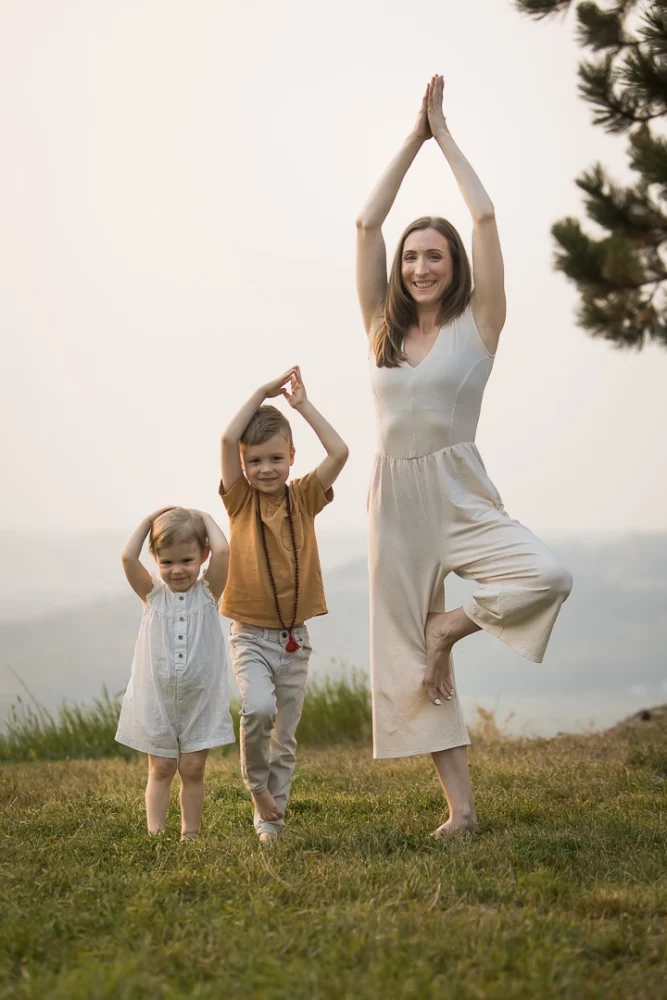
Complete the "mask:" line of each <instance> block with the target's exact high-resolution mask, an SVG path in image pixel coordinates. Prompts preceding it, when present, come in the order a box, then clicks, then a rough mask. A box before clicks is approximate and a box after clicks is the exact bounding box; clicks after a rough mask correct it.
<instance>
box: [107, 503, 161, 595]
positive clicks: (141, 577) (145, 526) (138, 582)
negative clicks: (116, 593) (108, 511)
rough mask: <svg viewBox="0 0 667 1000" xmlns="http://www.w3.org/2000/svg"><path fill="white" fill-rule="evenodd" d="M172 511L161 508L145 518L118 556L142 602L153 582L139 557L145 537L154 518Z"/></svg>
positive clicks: (128, 580) (129, 581)
mask: <svg viewBox="0 0 667 1000" xmlns="http://www.w3.org/2000/svg"><path fill="white" fill-rule="evenodd" d="M172 509H173V508H172V507H161V508H160V510H155V511H153V513H152V514H149V515H148V517H145V518H144V519H143V521H142V522H141V524H139V525H138V526H137V527H136V528H135V529H134V531H133V532H132V534H131V535H130V537H129V538H128V540H127V541H126V542H125V545H124V546H123V551H122V552H121V554H120V559H121V562H122V564H123V570H124V572H125V576H126V577H127V582H128V583H129V585H130V586H131V587H132V590H133V591H134V592H135V594H137V595H138V596H139V597H140V598H141V600H142V601H145V600H146V597H147V596H148V595H149V594H150V592H151V590H152V589H153V580H152V578H151V575H150V573H149V572H148V570H147V569H146V567H145V566H144V564H143V563H142V562H141V561H140V559H139V556H140V555H141V550H142V549H143V547H144V542H145V541H146V535H147V534H148V532H149V531H150V530H151V525H152V523H153V521H154V520H155V518H156V517H159V516H160V514H164V513H165V511H167V510H172Z"/></svg>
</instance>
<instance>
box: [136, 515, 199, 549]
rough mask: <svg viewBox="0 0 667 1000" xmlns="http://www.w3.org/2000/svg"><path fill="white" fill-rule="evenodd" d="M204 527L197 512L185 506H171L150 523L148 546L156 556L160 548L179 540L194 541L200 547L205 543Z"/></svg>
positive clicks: (175, 543)
mask: <svg viewBox="0 0 667 1000" xmlns="http://www.w3.org/2000/svg"><path fill="white" fill-rule="evenodd" d="M207 541H208V539H207V537H206V528H205V527H204V522H203V521H202V519H201V517H200V516H199V514H195V513H193V511H191V510H188V509H187V508H186V507H173V508H172V509H171V510H166V511H165V512H164V514H160V516H159V517H156V518H155V520H154V521H153V523H152V525H151V530H150V535H149V540H148V547H149V549H150V551H151V554H152V555H154V556H157V555H158V554H159V551H160V549H166V548H168V547H169V546H170V545H178V544H179V543H181V542H196V543H197V545H198V546H199V548H200V549H202V550H203V549H204V548H205V547H206V545H207Z"/></svg>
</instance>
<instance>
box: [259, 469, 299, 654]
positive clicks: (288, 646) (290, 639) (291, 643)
mask: <svg viewBox="0 0 667 1000" xmlns="http://www.w3.org/2000/svg"><path fill="white" fill-rule="evenodd" d="M256 494H257V520H258V522H259V534H260V536H261V539H262V548H263V549H264V558H265V559H266V568H267V569H268V571H269V580H270V581H271V590H272V591H273V601H274V604H275V606H276V613H277V615H278V621H279V622H280V625H281V628H282V630H283V632H287V633H288V635H287V642H286V643H285V652H287V653H296V651H297V649H301V646H300V645H299V643H298V642H297V641H296V639H295V638H294V634H293V632H292V629H293V628H294V626H295V625H296V613H297V609H298V606H299V555H298V553H297V548H296V535H295V533H294V521H293V519H292V504H291V501H290V495H289V487H288V486H287V485H286V486H285V502H286V504H287V523H288V524H289V531H290V537H291V539H292V552H293V554H294V607H293V609H292V624H291V625H286V624H285V622H284V621H283V616H282V614H281V612H280V602H279V600H278V589H277V587H276V581H275V580H274V578H273V570H272V568H271V559H270V558H269V547H268V545H267V544H266V529H265V527H264V521H263V520H262V510H261V507H260V499H259V490H257V491H256Z"/></svg>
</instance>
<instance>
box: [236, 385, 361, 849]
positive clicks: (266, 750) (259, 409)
mask: <svg viewBox="0 0 667 1000" xmlns="http://www.w3.org/2000/svg"><path fill="white" fill-rule="evenodd" d="M288 383H289V387H290V389H289V391H288V389H287V388H286V386H287V384H288ZM281 395H282V396H285V398H286V399H287V402H288V403H289V405H290V406H291V407H292V408H293V409H295V410H296V411H297V413H300V414H301V416H302V417H303V418H304V420H305V421H306V422H307V423H309V424H310V426H311V427H312V428H313V430H314V431H315V433H316V434H317V436H318V438H319V439H320V441H321V442H322V444H323V445H324V448H325V449H326V453H327V455H326V458H325V459H324V461H323V462H322V463H321V464H320V465H319V466H318V467H317V469H315V470H314V471H313V472H310V473H308V475H307V476H304V477H303V478H302V479H295V480H294V481H293V482H292V483H290V484H289V486H288V485H287V480H288V478H289V473H290V468H291V466H292V465H293V463H294V445H293V442H292V430H291V427H290V425H289V421H288V420H287V419H286V417H284V416H283V414H282V413H281V412H280V410H277V409H276V408H275V407H274V406H262V403H263V402H264V400H265V399H269V398H272V397H275V396H281ZM347 456H348V449H347V446H346V444H345V442H344V441H343V440H342V439H341V438H340V437H339V435H338V434H337V433H336V431H335V430H334V429H333V427H331V426H330V425H329V424H328V423H327V421H326V420H325V419H324V417H322V416H321V414H320V413H318V411H317V410H316V409H315V407H314V406H313V404H312V403H311V402H310V400H309V399H308V397H307V395H306V390H305V387H304V384H303V381H302V379H301V372H300V370H299V368H298V367H295V368H291V369H290V370H289V371H288V372H285V374H284V375H282V376H281V377H280V378H279V379H276V380H274V381H273V382H269V383H267V384H266V385H263V386H262V387H261V388H260V389H258V390H257V392H255V393H253V395H252V396H251V397H250V399H249V400H248V401H247V403H246V404H245V405H244V406H242V407H241V409H240V410H239V412H238V413H237V414H236V416H235V417H234V419H233V420H232V421H231V423H230V424H229V426H228V427H227V429H226V431H225V432H224V434H223V436H222V481H221V483H220V495H221V497H222V499H223V502H224V504H225V507H226V508H227V513H228V514H229V524H230V540H229V544H230V550H231V556H230V565H229V577H228V580H227V586H226V587H225V592H224V596H223V600H222V604H221V606H220V611H221V614H223V615H226V616H227V617H228V618H231V619H232V627H231V636H230V646H231V652H232V664H233V667H234V673H235V675H236V680H237V683H238V685H239V689H240V691H241V697H242V699H243V707H242V709H241V771H242V774H243V780H244V782H245V784H246V787H247V789H248V791H249V792H250V794H251V796H252V798H253V801H254V804H255V818H254V823H255V830H256V831H257V833H258V835H259V839H260V841H261V842H262V843H269V842H270V841H272V840H273V839H274V838H275V837H277V836H278V835H279V834H280V833H281V831H282V828H283V822H284V820H283V816H284V812H285V807H286V805H287V800H288V798H289V793H290V786H291V781H292V772H293V771H294V761H295V751H296V739H295V736H294V734H295V731H296V727H297V725H298V723H299V719H300V718H301V709H302V708H303V699H304V695H305V689H306V679H307V676H308V660H309V658H310V653H311V646H310V641H309V638H308V630H307V628H306V626H305V624H304V622H305V621H306V620H307V619H308V618H313V617H314V616H315V615H324V614H326V613H327V607H326V604H325V600H324V588H323V586H322V574H321V570H320V560H319V555H318V551H317V541H316V539H315V525H314V520H315V515H316V514H319V512H320V511H321V510H322V508H323V507H325V506H326V505H327V504H328V503H330V502H331V500H332V499H333V490H332V488H331V487H332V485H333V483H334V482H335V480H336V479H337V478H338V475H339V474H340V472H341V470H342V468H343V466H344V465H345V462H346V461H347Z"/></svg>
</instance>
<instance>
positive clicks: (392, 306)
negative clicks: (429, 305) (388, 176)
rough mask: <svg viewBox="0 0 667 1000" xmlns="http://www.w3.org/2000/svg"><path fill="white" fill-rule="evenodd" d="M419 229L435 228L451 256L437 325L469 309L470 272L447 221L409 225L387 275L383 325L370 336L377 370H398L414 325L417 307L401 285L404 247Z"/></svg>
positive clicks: (460, 242) (425, 219) (425, 220)
mask: <svg viewBox="0 0 667 1000" xmlns="http://www.w3.org/2000/svg"><path fill="white" fill-rule="evenodd" d="M420 229H435V230H437V232H439V233H440V235H441V236H444V238H445V239H446V240H447V243H448V244H449V252H450V253H451V256H452V280H451V283H450V285H449V287H448V288H447V290H446V291H445V294H444V295H443V297H442V302H441V303H440V313H439V315H438V322H439V323H440V325H441V326H442V325H444V324H445V323H451V322H452V320H454V319H457V317H458V316H460V315H461V314H462V313H463V312H464V311H465V309H466V308H467V306H468V303H469V302H470V297H471V295H472V273H471V270H470V262H469V260H468V254H467V253H466V248H465V247H464V245H463V240H462V239H461V237H460V236H459V234H458V232H457V231H456V229H455V228H454V226H453V225H452V224H451V222H447V220H446V219H441V218H440V217H439V216H431V215H425V216H423V217H422V218H421V219H416V220H415V221H414V222H411V223H410V225H409V226H408V228H407V229H406V230H405V232H404V233H403V235H402V236H401V238H400V240H399V242H398V247H397V248H396V253H395V254H394V261H393V264H392V266H391V274H390V275H389V285H388V287H387V297H386V299H385V304H384V315H383V317H382V322H381V323H380V325H379V327H378V328H377V330H376V331H375V335H374V337H373V352H374V354H375V362H376V364H377V366H378V368H398V366H399V365H400V364H402V363H403V362H404V361H405V355H404V353H403V338H404V337H405V335H406V333H407V332H408V330H409V329H410V327H411V326H412V325H413V324H414V323H416V322H417V305H416V303H415V300H414V299H413V298H412V296H411V295H410V293H409V292H408V290H407V289H406V287H405V285H404V283H403V275H402V273H401V264H402V262H403V248H404V246H405V241H406V240H407V238H408V236H409V235H410V234H411V233H414V232H417V230H420Z"/></svg>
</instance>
